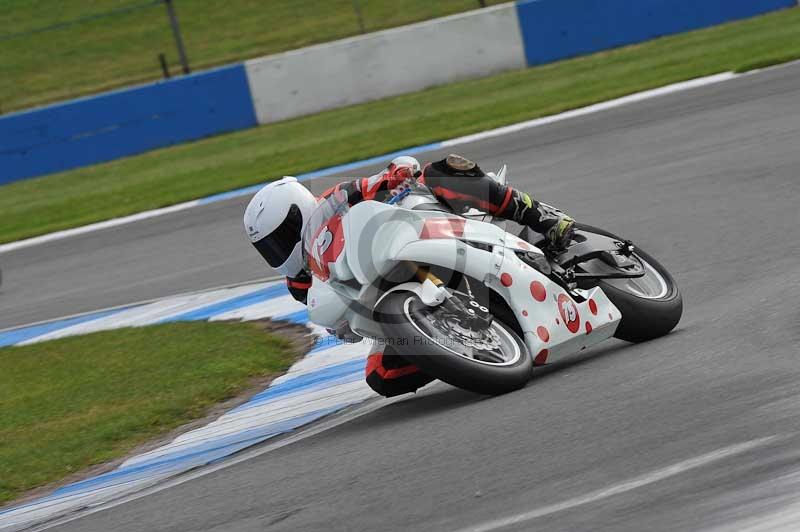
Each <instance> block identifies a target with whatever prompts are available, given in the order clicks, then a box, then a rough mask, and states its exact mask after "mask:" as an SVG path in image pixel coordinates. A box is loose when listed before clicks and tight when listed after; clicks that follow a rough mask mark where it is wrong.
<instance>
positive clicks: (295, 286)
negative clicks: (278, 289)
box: [286, 271, 311, 305]
mask: <svg viewBox="0 0 800 532" xmlns="http://www.w3.org/2000/svg"><path fill="white" fill-rule="evenodd" d="M286 287H287V288H288V289H289V293H290V294H292V297H293V298H295V299H296V300H297V301H299V302H300V303H303V304H304V305H305V304H306V299H307V297H308V289H309V288H311V276H310V275H309V274H308V273H307V272H303V271H301V272H300V273H299V274H297V277H287V278H286Z"/></svg>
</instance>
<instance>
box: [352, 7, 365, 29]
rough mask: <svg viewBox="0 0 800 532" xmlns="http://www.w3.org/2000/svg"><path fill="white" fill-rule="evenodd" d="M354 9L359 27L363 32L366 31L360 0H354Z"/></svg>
mask: <svg viewBox="0 0 800 532" xmlns="http://www.w3.org/2000/svg"><path fill="white" fill-rule="evenodd" d="M353 11H355V12H356V19H357V20H358V29H359V30H360V31H361V33H364V32H365V31H366V30H365V29H364V17H363V16H362V15H361V6H360V5H359V4H358V0H353Z"/></svg>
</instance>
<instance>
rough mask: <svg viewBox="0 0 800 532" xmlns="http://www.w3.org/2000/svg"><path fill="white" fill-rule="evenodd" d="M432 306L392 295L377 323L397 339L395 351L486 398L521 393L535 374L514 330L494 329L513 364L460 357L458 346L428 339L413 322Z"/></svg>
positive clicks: (404, 295) (381, 307) (495, 324)
mask: <svg viewBox="0 0 800 532" xmlns="http://www.w3.org/2000/svg"><path fill="white" fill-rule="evenodd" d="M427 308H428V307H425V305H424V304H423V303H422V302H421V301H420V300H419V298H418V297H417V296H416V295H415V294H413V293H410V292H396V293H392V294H389V295H388V296H386V298H385V299H384V300H383V301H381V303H380V305H379V306H378V308H377V309H376V320H377V321H378V322H379V323H380V324H381V327H382V329H383V334H384V336H385V337H386V338H387V339H393V340H395V342H394V344H395V345H393V348H394V350H395V351H396V352H397V353H398V354H399V355H401V356H402V357H403V358H404V359H406V360H407V361H409V362H411V363H412V364H414V365H415V366H417V367H418V368H419V369H421V370H422V371H423V372H424V373H427V374H428V375H431V376H433V377H436V378H437V379H439V380H442V381H444V382H446V383H447V384H450V385H452V386H455V387H457V388H463V389H465V390H469V391H472V392H475V393H479V394H483V395H500V394H504V393H508V392H512V391H514V390H518V389H520V388H522V387H524V386H525V384H527V382H528V380H530V377H531V374H532V372H533V361H532V359H531V356H530V354H529V353H528V349H527V347H526V346H525V342H523V341H522V339H521V338H520V337H519V336H518V335H517V334H516V333H515V332H514V330H513V329H512V328H511V327H510V326H508V325H506V324H504V323H502V322H500V321H498V320H495V321H494V322H493V325H492V327H493V328H494V327H496V329H495V331H496V333H497V334H498V337H502V339H503V342H504V343H503V345H504V346H507V348H505V347H504V349H505V351H504V353H510V355H509V362H508V363H503V364H502V365H500V364H494V363H490V362H484V361H479V360H475V359H473V358H470V357H468V356H466V355H464V354H456V351H458V344H456V343H455V341H453V342H449V341H448V342H447V343H448V344H449V345H448V346H447V347H445V346H443V345H441V344H440V343H437V342H436V340H434V339H433V338H432V337H430V336H427V334H426V333H425V332H424V330H421V329H420V328H418V327H419V325H416V326H415V324H414V323H412V320H421V319H423V315H422V314H419V312H422V311H424V310H425V309H427Z"/></svg>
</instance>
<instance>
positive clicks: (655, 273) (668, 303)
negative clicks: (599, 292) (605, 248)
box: [577, 224, 683, 342]
mask: <svg viewBox="0 0 800 532" xmlns="http://www.w3.org/2000/svg"><path fill="white" fill-rule="evenodd" d="M577 228H578V229H579V230H581V231H586V232H589V233H595V234H598V235H603V236H607V237H609V238H613V239H615V240H620V241H621V240H623V239H622V238H620V237H618V236H616V235H614V234H613V233H609V232H608V231H605V230H603V229H600V228H597V227H592V226H590V225H584V224H578V225H577ZM634 255H635V256H636V258H638V259H639V260H640V261H641V262H642V265H643V266H644V269H645V275H644V276H643V277H639V278H634V279H603V280H600V281H596V282H594V285H596V286H600V287H601V288H602V289H603V292H605V294H606V295H607V296H608V298H609V299H610V300H611V302H612V303H614V305H615V306H616V307H617V308H618V309H619V310H620V312H621V313H622V321H621V322H620V324H619V327H617V331H616V332H615V333H614V336H615V337H616V338H619V339H620V340H626V341H628V342H643V341H646V340H651V339H653V338H658V337H659V336H663V335H665V334H667V333H668V332H670V331H671V330H672V329H674V328H675V326H676V325H677V324H678V322H679V321H680V319H681V315H682V314H683V298H682V296H681V293H680V290H679V289H678V285H677V284H676V283H675V280H674V279H673V278H672V276H671V275H670V274H669V272H668V271H667V269H666V268H664V267H663V266H662V265H661V264H660V263H659V262H658V261H657V260H656V259H655V258H653V257H652V256H651V255H649V254H648V253H646V252H645V251H642V250H641V249H639V247H638V246H637V247H636V248H635V251H634ZM580 267H581V269H582V270H584V271H586V272H589V273H603V272H607V271H608V269H607V268H608V266H606V265H605V264H604V263H602V261H599V260H594V261H589V262H586V263H583V264H581V266H580Z"/></svg>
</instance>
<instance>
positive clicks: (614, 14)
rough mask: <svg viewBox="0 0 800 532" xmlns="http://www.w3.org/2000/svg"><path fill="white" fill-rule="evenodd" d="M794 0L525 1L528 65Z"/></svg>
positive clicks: (521, 7) (522, 23) (521, 6)
mask: <svg viewBox="0 0 800 532" xmlns="http://www.w3.org/2000/svg"><path fill="white" fill-rule="evenodd" d="M795 5H797V0H523V1H521V2H518V3H517V11H518V14H519V24H520V28H521V29H522V39H523V42H524V43H525V56H526V58H527V60H528V65H538V64H542V63H550V62H553V61H558V60H560V59H565V58H567V57H573V56H576V55H582V54H588V53H592V52H597V51H600V50H607V49H609V48H616V47H618V46H625V45H628V44H633V43H637V42H642V41H646V40H648V39H655V38H656V37H661V36H664V35H671V34H674V33H680V32H684V31H690V30H694V29H698V28H704V27H707V26H713V25H715V24H722V23H723V22H728V21H731V20H737V19H742V18H747V17H752V16H755V15H759V14H762V13H767V12H769V11H774V10H777V9H783V8H788V7H793V6H795Z"/></svg>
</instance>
